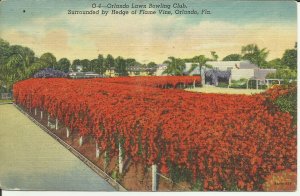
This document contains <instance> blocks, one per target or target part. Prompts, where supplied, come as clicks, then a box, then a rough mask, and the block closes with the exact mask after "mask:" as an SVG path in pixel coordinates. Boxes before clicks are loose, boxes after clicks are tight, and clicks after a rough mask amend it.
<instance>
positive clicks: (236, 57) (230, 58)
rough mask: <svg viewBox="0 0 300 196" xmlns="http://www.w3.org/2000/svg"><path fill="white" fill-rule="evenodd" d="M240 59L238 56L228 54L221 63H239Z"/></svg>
mask: <svg viewBox="0 0 300 196" xmlns="http://www.w3.org/2000/svg"><path fill="white" fill-rule="evenodd" d="M241 59H242V55H240V54H230V55H227V56H225V57H224V58H223V61H240V60H241Z"/></svg>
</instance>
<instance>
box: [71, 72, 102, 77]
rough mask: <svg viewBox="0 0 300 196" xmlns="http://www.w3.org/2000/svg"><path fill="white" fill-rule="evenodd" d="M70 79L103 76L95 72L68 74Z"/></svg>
mask: <svg viewBox="0 0 300 196" xmlns="http://www.w3.org/2000/svg"><path fill="white" fill-rule="evenodd" d="M68 75H69V77H70V78H102V77H103V76H102V75H100V74H97V73H95V72H70V73H69V74H68Z"/></svg>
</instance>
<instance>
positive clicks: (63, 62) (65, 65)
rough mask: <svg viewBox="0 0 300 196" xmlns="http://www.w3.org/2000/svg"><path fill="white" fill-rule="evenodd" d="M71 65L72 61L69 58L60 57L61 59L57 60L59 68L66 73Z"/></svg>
mask: <svg viewBox="0 0 300 196" xmlns="http://www.w3.org/2000/svg"><path fill="white" fill-rule="evenodd" d="M70 66H71V62H70V61H69V59H67V58H61V59H59V61H58V62H57V67H56V69H57V70H61V71H63V72H65V73H67V72H69V70H70Z"/></svg>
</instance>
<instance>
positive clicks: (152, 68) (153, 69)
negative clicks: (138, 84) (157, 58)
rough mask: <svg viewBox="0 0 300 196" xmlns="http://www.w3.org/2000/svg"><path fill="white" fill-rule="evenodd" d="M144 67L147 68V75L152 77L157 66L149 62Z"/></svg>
mask: <svg viewBox="0 0 300 196" xmlns="http://www.w3.org/2000/svg"><path fill="white" fill-rule="evenodd" d="M146 67H147V68H149V70H148V74H149V75H153V74H154V73H155V71H156V68H157V64H156V63H154V62H150V63H148V64H147V66H146Z"/></svg>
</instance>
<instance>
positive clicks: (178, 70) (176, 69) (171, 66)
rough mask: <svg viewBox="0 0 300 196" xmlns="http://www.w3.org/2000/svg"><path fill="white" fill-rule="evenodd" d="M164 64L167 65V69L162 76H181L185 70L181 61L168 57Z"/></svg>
mask: <svg viewBox="0 0 300 196" xmlns="http://www.w3.org/2000/svg"><path fill="white" fill-rule="evenodd" d="M164 63H165V64H167V69H166V70H165V71H164V72H163V74H168V75H172V76H180V75H183V72H184V69H185V62H184V60H183V59H179V58H175V57H169V58H168V60H166V61H165V62H164Z"/></svg>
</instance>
